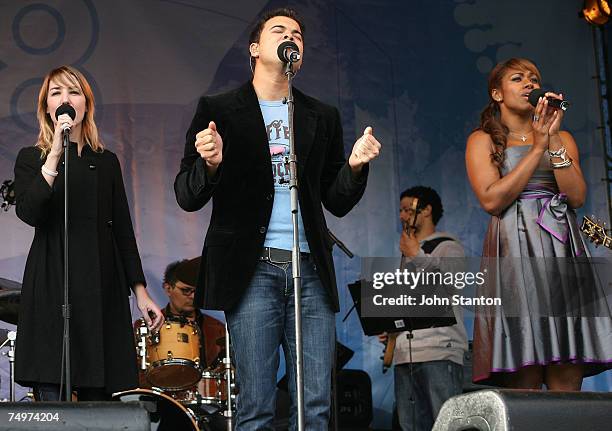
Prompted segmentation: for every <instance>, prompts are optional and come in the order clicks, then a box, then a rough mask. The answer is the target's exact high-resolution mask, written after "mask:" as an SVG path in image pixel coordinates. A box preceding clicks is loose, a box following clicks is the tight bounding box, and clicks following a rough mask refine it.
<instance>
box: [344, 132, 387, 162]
mask: <svg viewBox="0 0 612 431" xmlns="http://www.w3.org/2000/svg"><path fill="white" fill-rule="evenodd" d="M379 153H380V142H378V141H377V140H376V138H375V137H374V135H373V134H372V128H371V127H370V126H368V127H366V129H365V130H364V131H363V136H362V137H360V138H359V139H357V141H356V142H355V145H353V151H352V152H351V156H350V157H349V166H350V167H351V169H352V170H353V172H361V168H362V167H363V165H365V164H366V163H369V162H370V161H371V160H374V159H375V158H376V157H378V154H379Z"/></svg>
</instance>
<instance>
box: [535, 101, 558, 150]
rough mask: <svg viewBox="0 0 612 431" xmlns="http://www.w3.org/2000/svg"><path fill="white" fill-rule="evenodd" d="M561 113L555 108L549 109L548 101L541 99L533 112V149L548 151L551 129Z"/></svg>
mask: <svg viewBox="0 0 612 431" xmlns="http://www.w3.org/2000/svg"><path fill="white" fill-rule="evenodd" d="M558 116H559V113H558V111H557V110H556V109H554V108H549V107H548V99H547V98H546V97H540V99H539V100H538V104H537V105H536V107H535V110H534V112H533V120H532V123H531V125H532V127H533V148H534V149H539V150H548V144H549V143H550V129H551V126H552V124H553V123H554V122H555V121H556V120H557V117H558Z"/></svg>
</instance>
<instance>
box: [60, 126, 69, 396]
mask: <svg viewBox="0 0 612 431" xmlns="http://www.w3.org/2000/svg"><path fill="white" fill-rule="evenodd" d="M63 140H64V305H63V306H62V316H63V317H64V347H63V349H64V352H65V356H64V363H63V364H62V369H63V371H64V372H65V376H64V377H65V382H66V388H65V389H66V392H65V394H66V401H67V402H72V384H71V374H70V302H69V298H68V291H69V289H68V159H69V153H70V132H69V131H67V130H64V131H63ZM60 398H61V394H60Z"/></svg>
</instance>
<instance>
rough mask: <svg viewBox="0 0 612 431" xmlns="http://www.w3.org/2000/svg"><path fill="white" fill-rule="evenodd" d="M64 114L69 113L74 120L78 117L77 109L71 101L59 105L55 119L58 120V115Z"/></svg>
mask: <svg viewBox="0 0 612 431" xmlns="http://www.w3.org/2000/svg"><path fill="white" fill-rule="evenodd" d="M63 114H68V116H69V117H70V118H71V119H72V120H74V119H75V118H76V111H75V110H74V108H73V107H72V105H70V104H69V103H62V104H61V105H60V106H58V107H57V109H56V110H55V119H56V120H57V117H59V116H60V115H63Z"/></svg>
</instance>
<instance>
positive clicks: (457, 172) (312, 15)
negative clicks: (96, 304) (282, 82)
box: [0, 0, 612, 427]
mask: <svg viewBox="0 0 612 431" xmlns="http://www.w3.org/2000/svg"><path fill="white" fill-rule="evenodd" d="M287 4H288V5H289V6H292V7H295V8H296V9H298V11H299V12H300V13H301V14H302V15H303V16H304V20H305V23H306V31H305V45H306V48H305V52H304V67H303V68H302V70H301V71H300V73H299V75H298V76H297V78H296V86H298V87H299V88H300V89H302V90H303V91H305V92H306V93H309V94H311V95H313V96H315V97H317V98H319V99H321V100H323V101H325V102H328V103H331V104H333V105H336V106H338V107H339V109H340V111H341V115H342V120H343V126H344V134H345V147H346V150H347V152H348V151H349V149H350V147H351V146H352V143H353V142H354V139H355V137H356V136H359V135H360V134H361V133H362V132H363V128H364V127H365V125H368V124H371V125H372V126H373V127H374V132H375V134H376V136H377V137H378V138H379V140H380V141H381V142H382V143H383V151H382V154H381V157H379V159H377V160H376V161H375V162H374V163H373V166H372V170H371V176H370V180H369V184H368V189H367V192H366V194H365V197H364V198H363V200H362V201H361V202H360V204H359V205H358V206H357V207H356V209H355V210H354V211H352V212H351V213H350V214H349V215H348V216H346V217H345V218H343V219H336V218H335V217H333V216H331V215H329V217H328V220H329V225H330V227H331V229H332V231H333V232H334V233H335V234H336V235H337V236H338V237H340V238H341V239H342V240H343V241H344V242H345V243H346V245H347V246H348V247H349V248H350V249H351V250H352V251H353V252H355V254H357V255H358V256H397V255H399V252H398V237H399V231H400V225H399V223H398V221H397V220H398V196H399V192H400V191H401V190H403V189H404V188H406V187H408V186H410V185H414V184H417V183H419V184H427V185H430V186H432V187H434V188H436V189H437V190H438V191H439V192H440V194H441V196H442V199H443V202H444V206H445V216H444V218H443V219H442V221H441V223H440V226H439V227H440V228H441V229H443V230H446V231H449V232H452V233H454V234H456V235H457V236H458V237H460V238H461V240H462V241H463V243H464V245H465V247H466V250H467V251H468V254H469V255H470V256H478V255H479V254H480V248H481V244H482V239H483V235H484V231H485V228H486V223H487V221H488V216H487V215H486V214H485V213H484V211H483V210H482V209H481V208H480V207H479V205H478V202H477V201H476V199H475V197H474V195H473V193H472V192H471V190H470V187H469V184H468V182H467V178H466V174H465V166H464V147H465V139H466V137H467V135H468V134H469V133H470V131H471V130H472V129H473V128H474V127H475V126H476V125H477V118H478V113H479V111H480V109H481V107H482V106H483V105H484V104H485V102H486V76H487V73H488V71H489V70H490V69H491V67H492V66H493V65H494V64H495V63H496V62H498V61H500V60H503V59H506V58H508V57H511V56H521V57H528V58H531V59H533V60H535V61H536V63H537V64H538V66H539V67H540V69H541V71H542V73H543V76H544V85H545V86H546V87H549V88H554V89H562V90H563V93H564V94H565V95H566V97H568V98H569V99H571V100H572V102H573V107H572V109H571V112H570V114H569V115H568V116H567V117H566V121H565V127H566V128H568V129H569V130H570V131H571V132H572V133H573V134H574V136H575V137H576V140H577V142H578V145H579V147H580V152H581V159H582V167H583V170H584V172H585V175H586V177H587V182H588V185H589V196H588V200H587V203H586V206H585V208H583V209H582V210H581V211H580V213H585V214H590V213H597V214H601V215H602V216H603V215H606V214H607V206H606V205H607V204H606V199H605V184H604V183H603V182H602V181H601V178H602V177H604V176H605V172H604V164H603V161H602V142H601V136H600V132H599V130H598V129H597V127H598V126H599V111H598V108H597V106H598V98H597V91H596V86H595V81H594V80H593V79H592V76H593V75H595V70H594V69H595V67H594V58H593V48H592V39H591V29H590V28H589V26H588V25H587V24H586V23H585V22H584V21H582V20H580V19H578V18H577V11H578V10H579V9H580V8H581V6H582V1H581V0H562V1H559V0H539V1H538V2H533V1H528V0H470V1H467V0H463V1H462V0H455V1H452V0H438V1H431V0H412V1H402V2H400V1H393V0H335V1H323V0H304V1H291V2H281V1H263V0H250V1H246V0H242V1H232V2H218V1H197V0H123V1H119V0H112V1H108V0H106V1H102V0H56V1H50V0H37V1H29V0H22V1H9V0H0V179H1V180H4V179H9V178H12V176H13V173H12V169H13V164H14V161H15V157H16V154H17V152H18V150H19V148H21V147H23V146H26V145H32V144H33V143H34V142H35V137H36V130H37V125H36V121H35V107H36V94H37V91H38V88H39V87H40V83H41V79H42V77H43V76H44V75H45V73H46V72H48V71H49V70H50V69H51V68H52V67H55V66H57V65H60V64H64V63H67V64H73V65H76V66H77V67H78V68H79V69H80V70H81V71H83V72H84V73H85V74H86V75H87V77H88V79H89V81H90V82H91V83H92V85H93V86H94V91H95V95H96V98H97V108H98V114H97V122H98V125H99V127H100V130H101V132H102V138H103V140H104V142H105V144H106V145H107V147H108V148H110V149H111V150H113V151H114V152H116V153H117V154H118V156H119V158H120V160H121V161H122V167H123V172H124V179H125V183H126V188H127V193H128V198H129V201H130V204H131V208H132V217H133V220H134V223H135V229H136V234H137V239H138V244H139V247H140V250H141V255H142V258H143V262H144V265H145V271H146V275H147V280H148V283H149V285H150V288H151V291H152V293H153V296H154V298H155V299H157V300H158V301H159V302H160V303H162V304H164V303H165V298H166V297H165V295H164V294H163V291H162V290H161V275H162V272H163V268H164V267H165V265H166V264H167V263H168V262H170V261H172V260H175V259H179V258H186V257H194V256H196V255H197V254H198V252H199V250H201V246H202V241H203V237H204V232H205V230H206V228H207V224H208V219H209V215H210V208H206V209H204V210H203V211H200V212H199V213H196V214H187V213H184V212H182V211H181V210H179V208H178V206H177V205H176V202H175V199H174V193H173V190H172V182H173V179H174V175H175V174H176V172H177V170H178V166H179V160H180V157H181V154H182V149H183V144H184V134H185V131H186V129H187V125H188V123H189V121H190V119H191V116H192V115H193V112H194V109H195V103H196V101H197V98H198V97H199V95H201V94H203V93H215V92H220V91H223V90H226V89H229V88H232V87H235V86H237V85H239V84H240V83H242V82H244V81H246V80H248V79H249V77H250V70H249V66H248V50H247V38H248V33H249V30H250V27H251V25H252V24H253V21H254V19H255V17H256V16H257V15H258V14H259V13H260V12H261V11H262V10H266V9H270V8H273V7H277V6H283V5H287ZM550 29H563V31H550ZM0 232H1V238H2V247H0V277H4V278H8V279H12V280H17V281H20V280H21V279H22V275H23V274H22V272H23V267H24V264H25V258H26V254H27V251H28V248H29V245H30V241H31V238H32V234H33V231H32V229H31V228H30V227H28V226H27V225H25V224H24V223H22V222H20V221H19V220H18V219H17V217H16V216H15V213H14V210H11V211H9V212H8V213H2V214H0ZM596 253H600V254H601V253H602V251H601V250H599V251H597V252H596ZM334 256H335V260H336V265H337V275H338V283H339V286H340V297H341V307H342V310H341V312H340V313H339V314H338V319H337V333H338V339H339V341H341V342H342V343H343V344H345V345H347V346H349V347H350V348H351V349H353V350H354V351H355V355H354V357H353V359H352V360H351V361H350V362H349V364H348V365H347V368H357V369H364V370H366V371H367V372H368V373H369V375H370V377H371V379H372V384H373V401H374V409H375V422H374V425H375V426H377V427H385V426H388V425H389V422H390V415H389V412H390V410H391V407H392V398H393V395H392V378H391V375H392V373H387V374H385V375H383V374H382V373H381V363H380V360H379V356H380V354H381V345H380V344H379V343H378V341H377V340H375V339H373V338H368V337H365V336H363V334H362V332H361V329H360V326H359V323H358V320H357V319H356V316H355V315H354V313H353V314H352V315H351V316H350V317H349V318H348V319H347V320H346V321H345V322H342V321H341V319H342V317H344V315H345V314H346V312H347V311H348V309H349V308H350V297H349V294H348V291H347V289H346V288H345V287H344V286H345V285H346V284H347V283H349V282H352V281H354V280H355V279H357V278H358V277H359V262H358V259H353V260H349V259H348V258H346V257H345V256H344V255H343V254H342V253H341V252H339V251H338V250H336V252H335V254H334ZM134 308H135V307H133V309H134ZM212 314H213V315H216V316H219V315H220V314H219V313H212ZM466 323H467V324H468V327H469V328H471V322H470V321H469V320H468V322H466ZM4 326H6V327H10V325H4ZM5 362H6V360H5V359H2V358H0V365H2V370H3V374H2V375H1V377H2V382H1V385H0V397H6V396H7V391H8V389H7V385H6V382H7V377H6V368H7V364H6V363H5ZM611 387H612V377H611V374H610V373H606V374H604V375H600V376H597V377H595V378H590V379H588V380H587V381H586V382H585V384H584V388H585V389H586V390H604V391H607V390H609V389H610V388H611ZM20 393H23V391H21V392H20Z"/></svg>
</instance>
